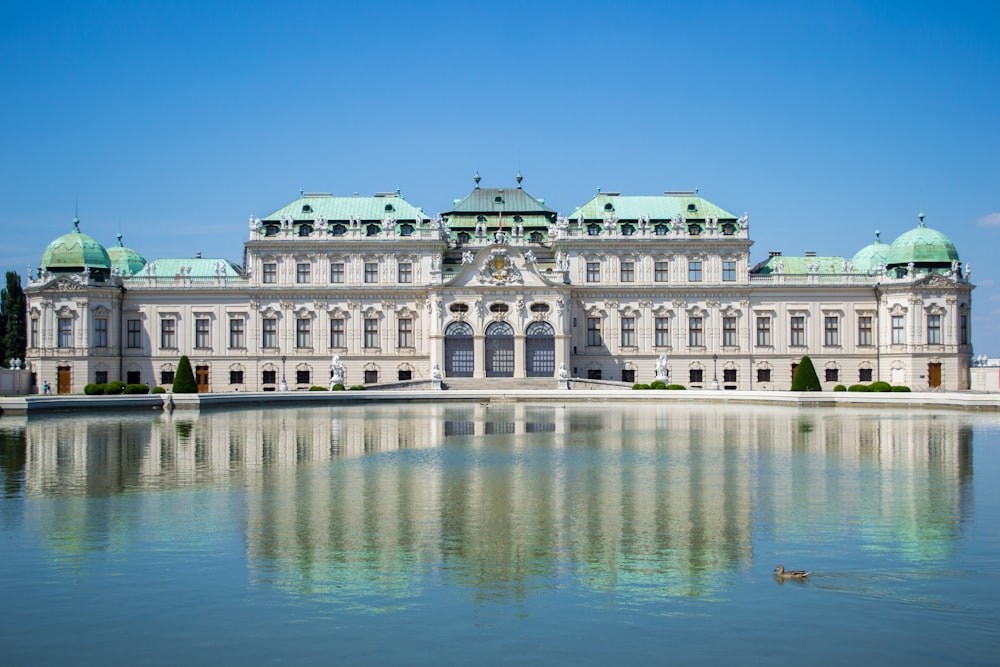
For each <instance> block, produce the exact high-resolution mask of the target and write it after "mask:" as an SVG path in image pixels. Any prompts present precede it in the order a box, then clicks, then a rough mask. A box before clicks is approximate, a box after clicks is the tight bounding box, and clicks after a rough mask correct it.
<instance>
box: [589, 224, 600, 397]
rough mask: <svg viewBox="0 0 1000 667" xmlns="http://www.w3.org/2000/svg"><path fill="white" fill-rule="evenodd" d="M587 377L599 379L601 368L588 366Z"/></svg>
mask: <svg viewBox="0 0 1000 667" xmlns="http://www.w3.org/2000/svg"><path fill="white" fill-rule="evenodd" d="M595 226H596V225H595ZM587 379H588V380H600V379H601V369H600V368H588V369H587Z"/></svg>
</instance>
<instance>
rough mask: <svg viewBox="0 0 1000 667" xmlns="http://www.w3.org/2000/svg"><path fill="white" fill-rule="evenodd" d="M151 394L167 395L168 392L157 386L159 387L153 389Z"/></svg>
mask: <svg viewBox="0 0 1000 667" xmlns="http://www.w3.org/2000/svg"><path fill="white" fill-rule="evenodd" d="M149 393H151V394H165V393H167V390H166V389H164V388H163V387H161V386H159V385H157V386H155V387H153V389H152V390H151V391H150V392H149Z"/></svg>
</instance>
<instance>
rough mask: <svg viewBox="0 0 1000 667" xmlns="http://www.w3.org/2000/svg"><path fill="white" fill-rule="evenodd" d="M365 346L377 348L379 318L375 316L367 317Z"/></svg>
mask: <svg viewBox="0 0 1000 667" xmlns="http://www.w3.org/2000/svg"><path fill="white" fill-rule="evenodd" d="M364 326H365V340H364V343H365V347H366V348H370V349H373V348H377V347H378V346H379V344H378V319H377V318H375V317H368V318H365V325H364Z"/></svg>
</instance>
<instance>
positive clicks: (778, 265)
mask: <svg viewBox="0 0 1000 667" xmlns="http://www.w3.org/2000/svg"><path fill="white" fill-rule="evenodd" d="M650 217H652V216H650ZM846 263H847V260H846V259H844V258H843V257H837V256H834V255H830V256H826V257H819V256H814V257H810V256H798V257H797V256H794V255H790V256H787V255H774V256H773V257H769V258H768V259H767V260H765V261H763V262H761V263H760V264H758V265H757V266H755V267H754V268H753V270H752V271H751V273H757V274H763V275H768V274H779V273H783V274H790V275H803V274H806V273H816V274H824V275H834V274H843V273H844V269H845V264H846ZM811 267H815V270H813V269H812V268H811Z"/></svg>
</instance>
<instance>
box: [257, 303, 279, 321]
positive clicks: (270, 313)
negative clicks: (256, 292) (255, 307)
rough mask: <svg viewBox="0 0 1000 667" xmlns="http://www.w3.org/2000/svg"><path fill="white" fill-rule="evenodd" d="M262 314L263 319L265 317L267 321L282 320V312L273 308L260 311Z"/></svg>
mask: <svg viewBox="0 0 1000 667" xmlns="http://www.w3.org/2000/svg"><path fill="white" fill-rule="evenodd" d="M260 314H261V316H262V317H265V318H267V319H275V318H277V319H280V318H281V311H280V310H276V309H275V308H274V307H273V306H267V307H265V308H264V309H263V310H261V311H260Z"/></svg>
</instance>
